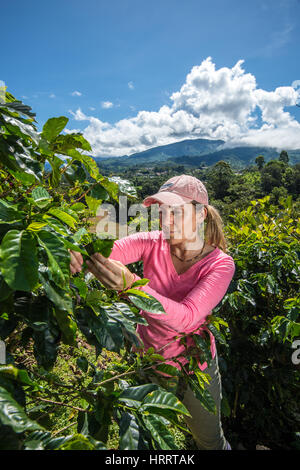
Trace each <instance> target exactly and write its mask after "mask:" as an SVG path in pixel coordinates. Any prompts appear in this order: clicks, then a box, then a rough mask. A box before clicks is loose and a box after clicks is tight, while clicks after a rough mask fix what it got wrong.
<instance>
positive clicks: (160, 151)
mask: <svg viewBox="0 0 300 470" xmlns="http://www.w3.org/2000/svg"><path fill="white" fill-rule="evenodd" d="M224 144H225V142H224V141H223V140H208V139H189V140H183V141H181V142H175V143H174V144H168V145H161V146H159V147H153V148H151V149H148V150H144V151H143V152H139V153H134V154H132V155H130V156H128V155H125V156H122V157H108V158H103V157H94V159H95V161H96V162H97V164H98V165H99V167H102V168H107V169H112V168H113V167H116V166H117V167H119V168H126V167H133V166H135V165H136V166H138V167H145V166H148V165H149V164H150V165H153V164H155V165H159V164H169V165H170V166H171V165H173V164H176V165H178V164H180V165H185V166H190V167H199V166H210V165H214V164H215V163H217V162H218V161H220V160H224V161H227V162H228V163H230V165H231V166H232V167H234V168H236V169H241V168H244V167H246V166H248V165H254V164H255V158H256V157H257V156H258V155H263V156H264V158H265V161H266V162H267V161H269V160H272V159H277V158H278V157H279V154H280V152H281V150H284V149H281V150H276V149H275V148H272V147H254V146H253V147H251V146H244V147H231V148H224ZM288 155H289V158H290V163H291V164H295V163H297V162H300V149H297V150H288Z"/></svg>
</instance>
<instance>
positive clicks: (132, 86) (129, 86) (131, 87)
mask: <svg viewBox="0 0 300 470" xmlns="http://www.w3.org/2000/svg"><path fill="white" fill-rule="evenodd" d="M128 88H129V89H130V90H134V84H133V82H128Z"/></svg>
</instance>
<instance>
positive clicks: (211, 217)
mask: <svg viewBox="0 0 300 470" xmlns="http://www.w3.org/2000/svg"><path fill="white" fill-rule="evenodd" d="M204 207H206V209H207V216H206V218H205V220H204V226H205V228H204V240H205V241H206V243H208V244H209V245H212V246H217V247H218V248H220V249H221V250H223V251H224V253H226V252H227V243H226V240H225V236H224V232H223V226H224V224H223V220H222V218H221V215H220V213H219V211H218V209H216V208H215V207H214V206H211V205H210V204H205V205H204Z"/></svg>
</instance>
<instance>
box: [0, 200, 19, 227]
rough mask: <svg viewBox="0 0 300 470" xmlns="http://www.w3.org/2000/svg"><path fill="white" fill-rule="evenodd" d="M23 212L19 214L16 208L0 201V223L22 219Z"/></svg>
mask: <svg viewBox="0 0 300 470" xmlns="http://www.w3.org/2000/svg"><path fill="white" fill-rule="evenodd" d="M24 215H25V212H20V211H19V210H18V209H17V207H16V206H14V205H13V204H10V203H9V202H7V201H4V199H1V200H0V222H7V223H13V222H17V221H19V220H22V219H23V218H24Z"/></svg>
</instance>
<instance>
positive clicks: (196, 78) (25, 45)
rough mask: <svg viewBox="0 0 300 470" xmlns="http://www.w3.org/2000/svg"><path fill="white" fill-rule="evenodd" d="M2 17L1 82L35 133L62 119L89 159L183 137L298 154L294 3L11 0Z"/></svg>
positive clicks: (299, 31)
mask: <svg viewBox="0 0 300 470" xmlns="http://www.w3.org/2000/svg"><path fill="white" fill-rule="evenodd" d="M0 12H1V31H0V37H1V43H2V48H1V59H2V60H1V65H2V66H1V69H0V80H3V81H4V82H5V84H6V85H7V87H8V89H9V91H11V92H12V93H13V94H14V95H15V96H16V97H17V98H19V99H23V101H24V102H25V103H27V104H29V105H30V106H32V108H33V110H34V111H35V112H36V114H37V121H38V127H39V129H41V127H42V125H43V124H44V122H45V121H46V120H47V119H48V118H49V117H52V116H61V115H65V116H67V117H68V118H69V119H70V121H69V123H68V126H67V132H69V131H71V130H74V129H76V130H81V131H83V132H84V134H85V135H86V137H87V138H88V139H89V140H90V141H91V143H92V145H93V148H94V154H95V155H122V154H130V153H133V152H135V151H140V150H145V149H146V148H149V147H151V146H155V145H161V144H165V143H171V142H174V141H177V140H183V139H184V138H189V137H190V138H197V137H198V138H199V137H206V138H223V139H224V140H225V141H226V142H231V143H238V142H239V143H245V144H268V142H270V143H271V142H273V143H274V142H275V143H276V145H277V146H278V147H280V146H285V147H286V148H288V147H290V148H300V124H299V120H300V108H297V107H296V106H295V103H296V102H300V100H299V99H298V95H299V94H300V87H299V86H298V85H300V81H299V84H298V83H297V80H300V66H299V65H300V60H299V43H300V28H299V20H300V1H299V0H284V1H279V0H273V1H271V0H260V1H258V0H252V1H251V2H250V1H244V2H241V1H237V0H227V1H224V0H210V1H209V2H207V1H205V2H204V1H201V0H186V1H184V2H183V1H179V0H152V1H151V2H150V1H145V0H139V1H137V0H128V1H125V0H110V1H102V0H86V1H85V2H79V1H78V0H72V1H71V0H60V1H57V0H52V2H41V1H37V0H27V1H26V2H21V1H20V0H16V1H14V2H5V4H3V3H2V5H1V7H0ZM237 64H238V65H237ZM235 67H236V68H235ZM292 84H293V86H292ZM276 89H277V91H276ZM297 94H298V95H297ZM248 95H249V96H248ZM171 97H172V98H171ZM201 103H202V105H201ZM212 104H213V105H212ZM297 136H299V137H297Z"/></svg>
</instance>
